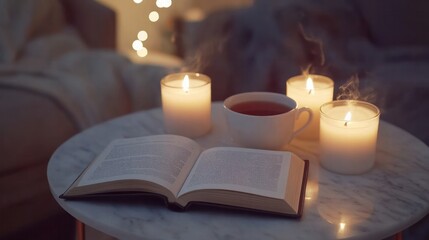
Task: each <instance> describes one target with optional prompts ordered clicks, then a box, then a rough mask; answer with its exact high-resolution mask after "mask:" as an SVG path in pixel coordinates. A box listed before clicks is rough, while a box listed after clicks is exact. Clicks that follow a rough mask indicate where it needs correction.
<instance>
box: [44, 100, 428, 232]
mask: <svg viewBox="0 0 429 240" xmlns="http://www.w3.org/2000/svg"><path fill="white" fill-rule="evenodd" d="M212 112H213V114H212V119H213V128H212V131H211V133H210V134H208V135H206V136H204V137H201V138H198V139H196V140H197V141H198V142H199V143H200V144H201V145H202V146H203V147H205V148H209V147H213V146H234V144H233V142H232V141H231V140H230V138H229V137H228V132H227V128H226V126H225V119H224V117H223V113H222V105H221V104H220V103H215V104H213V107H212ZM163 133H164V130H163V120H162V110H161V109H159V108H158V109H152V110H148V111H142V112H137V113H134V114H131V115H127V116H124V117H120V118H117V119H114V120H111V121H108V122H105V123H103V124H100V125H97V126H95V127H93V128H90V129H88V130H86V131H84V132H82V133H80V134H78V135H76V136H74V137H73V138H71V139H70V140H68V141H67V142H65V143H64V144H63V145H62V146H60V147H59V148H58V149H57V151H56V152H55V153H54V154H53V156H52V158H51V159H50V161H49V165H48V172H47V174H48V180H49V184H50V188H51V192H52V194H53V195H54V197H55V198H56V200H57V202H58V203H59V204H60V205H61V207H63V208H64V209H65V210H66V211H67V212H69V213H70V214H71V215H73V216H74V217H75V218H77V219H79V220H80V221H82V222H83V223H85V224H87V225H89V226H91V227H93V228H95V229H98V230H100V231H102V232H105V233H107V234H109V235H111V236H114V237H117V238H120V239H286V238H287V239H336V238H338V239H382V238H384V237H388V236H390V235H393V234H395V233H397V232H399V231H401V230H403V229H405V228H407V227H408V226H410V225H412V224H413V223H415V222H417V221H418V220H419V219H421V218H422V217H424V216H425V215H426V214H428V213H429V147H428V146H426V145H425V144H424V143H423V142H421V141H420V140H418V139H417V138H415V137H413V136H412V135H410V134H409V133H407V132H405V131H403V130H401V129H399V128H397V127H395V126H393V125H391V124H389V123H386V122H383V121H381V122H380V128H379V137H378V143H377V156H376V164H375V167H374V168H373V169H372V170H371V171H369V172H368V173H366V174H363V175H357V176H346V175H339V174H336V173H332V172H329V171H327V170H325V169H324V168H321V167H320V166H319V163H318V150H317V149H318V144H317V142H305V141H300V140H293V141H292V142H291V143H290V144H289V145H287V146H286V147H285V149H286V150H289V151H292V152H294V153H296V154H298V155H299V156H301V157H302V158H304V159H309V160H310V174H309V182H308V184H307V191H306V199H305V206H304V213H303V216H302V218H301V219H299V220H296V219H288V218H283V217H276V216H271V215H260V214H253V213H248V212H240V211H231V210H224V209H219V208H207V207H206V208H204V207H202V208H195V209H190V210H189V211H186V212H174V211H171V210H169V209H167V208H166V207H165V205H164V204H163V203H162V202H161V201H159V200H156V199H155V200H154V199H148V198H143V197H135V198H127V199H107V200H82V201H66V200H63V199H59V198H58V196H59V195H60V194H62V193H63V192H64V191H65V190H66V189H67V188H68V187H69V186H70V185H71V183H72V182H73V181H74V180H75V179H76V178H77V176H78V175H79V174H80V173H81V172H82V170H83V169H84V168H85V167H86V166H87V165H88V164H89V163H90V162H91V160H93V159H94V158H95V156H96V155H97V154H98V153H100V152H101V150H102V149H103V148H104V147H105V146H106V145H107V144H108V143H109V142H110V141H111V140H113V139H116V138H124V137H137V136H143V135H154V134H163Z"/></svg>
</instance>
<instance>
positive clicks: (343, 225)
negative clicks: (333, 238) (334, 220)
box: [338, 222, 346, 232]
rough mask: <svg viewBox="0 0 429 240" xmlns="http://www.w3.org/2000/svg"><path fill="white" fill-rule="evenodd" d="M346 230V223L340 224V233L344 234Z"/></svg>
mask: <svg viewBox="0 0 429 240" xmlns="http://www.w3.org/2000/svg"><path fill="white" fill-rule="evenodd" d="M345 229H346V223H344V222H340V228H339V229H338V231H339V232H344V230H345Z"/></svg>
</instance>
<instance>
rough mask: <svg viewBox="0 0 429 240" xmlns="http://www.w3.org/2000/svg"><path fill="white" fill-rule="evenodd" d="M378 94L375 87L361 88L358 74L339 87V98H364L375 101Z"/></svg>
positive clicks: (364, 99)
mask: <svg viewBox="0 0 429 240" xmlns="http://www.w3.org/2000/svg"><path fill="white" fill-rule="evenodd" d="M375 98H376V94H375V91H374V89H372V88H366V89H364V90H359V78H358V76H357V75H354V76H352V77H351V78H350V79H349V80H348V81H347V82H346V83H345V84H343V85H341V86H340V87H339V92H338V95H337V100H363V101H367V102H374V101H375Z"/></svg>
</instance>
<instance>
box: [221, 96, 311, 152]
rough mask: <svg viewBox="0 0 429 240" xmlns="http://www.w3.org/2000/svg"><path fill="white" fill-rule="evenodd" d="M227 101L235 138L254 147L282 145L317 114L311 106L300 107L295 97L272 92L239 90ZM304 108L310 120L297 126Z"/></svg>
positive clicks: (227, 119)
mask: <svg viewBox="0 0 429 240" xmlns="http://www.w3.org/2000/svg"><path fill="white" fill-rule="evenodd" d="M223 105H224V113H225V116H226V123H227V125H228V130H229V134H230V135H231V137H232V139H233V141H234V142H235V143H237V144H238V145H241V146H244V147H250V148H260V149H281V148H282V147H283V146H284V145H285V144H287V143H289V142H290V141H291V140H292V138H293V137H294V136H295V135H296V134H298V133H299V132H300V131H302V130H303V129H304V128H306V127H307V126H308V124H309V123H310V121H311V119H312V116H313V114H312V112H311V109H309V108H305V107H301V108H298V107H297V104H296V102H295V100H293V99H292V98H289V97H288V96H286V95H285V94H279V93H271V92H247V93H239V94H236V95H233V96H230V97H228V98H227V99H225V101H224V103H223ZM304 112H307V115H308V121H307V122H306V123H305V124H304V125H303V126H301V127H299V128H297V129H296V130H295V129H294V126H295V120H296V119H297V117H298V116H299V115H300V114H302V113H304Z"/></svg>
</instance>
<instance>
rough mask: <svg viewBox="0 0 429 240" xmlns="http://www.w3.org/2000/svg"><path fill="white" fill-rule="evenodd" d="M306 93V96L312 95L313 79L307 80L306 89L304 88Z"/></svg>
mask: <svg viewBox="0 0 429 240" xmlns="http://www.w3.org/2000/svg"><path fill="white" fill-rule="evenodd" d="M305 88H306V89H307V91H308V94H312V93H313V94H314V84H313V79H312V78H311V77H308V78H307V83H306V87H305Z"/></svg>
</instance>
